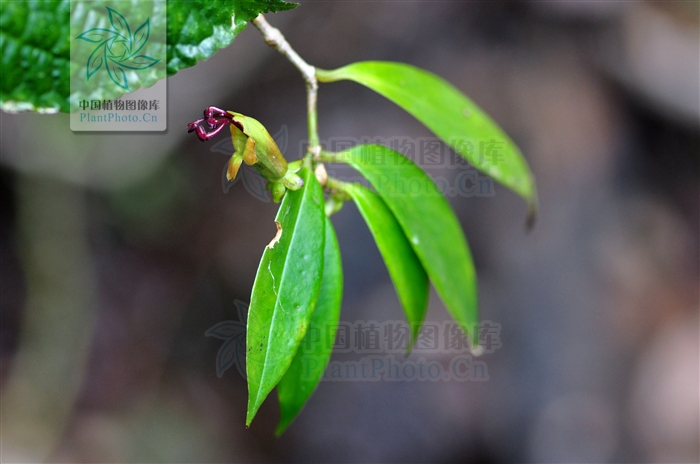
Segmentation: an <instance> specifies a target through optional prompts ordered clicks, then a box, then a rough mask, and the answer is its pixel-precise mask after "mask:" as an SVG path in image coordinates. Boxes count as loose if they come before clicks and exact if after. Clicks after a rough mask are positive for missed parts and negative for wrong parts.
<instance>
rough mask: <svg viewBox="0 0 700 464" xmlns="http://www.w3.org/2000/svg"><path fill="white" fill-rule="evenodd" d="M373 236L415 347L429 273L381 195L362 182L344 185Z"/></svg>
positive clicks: (421, 320) (424, 310)
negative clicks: (361, 183) (404, 314)
mask: <svg viewBox="0 0 700 464" xmlns="http://www.w3.org/2000/svg"><path fill="white" fill-rule="evenodd" d="M343 189H344V190H345V191H346V192H347V193H348V194H349V195H350V197H351V198H352V199H353V201H354V202H355V204H356V205H357V209H358V210H360V214H362V217H363V218H364V219H365V222H366V223H367V226H368V227H369V230H370V232H372V235H373V236H374V240H375V242H376V243H377V248H379V252H380V253H381V254H382V258H384V262H385V263H386V267H387V269H388V270H389V275H390V276H391V280H392V281H393V282H394V287H395V288H396V293H397V294H398V297H399V300H400V301H401V305H402V306H403V309H404V312H405V313H406V319H407V321H408V325H409V326H410V327H411V343H410V345H409V347H408V348H409V350H410V348H411V347H412V346H413V343H414V342H415V339H416V337H417V336H418V332H419V331H420V327H421V324H422V323H423V319H425V312H426V310H427V308H428V276H427V274H426V273H425V270H424V269H423V266H422V265H421V263H420V260H419V259H418V256H416V253H415V252H414V251H413V248H412V247H411V243H410V242H409V241H408V239H407V238H406V234H405V233H404V231H403V229H402V228H401V225H400V224H399V223H398V222H397V220H396V218H395V217H394V213H392V212H391V210H390V209H389V208H388V207H387V205H386V203H385V202H384V200H382V198H381V197H380V196H379V195H377V194H376V193H374V192H373V191H371V190H369V189H367V188H365V187H363V186H362V185H360V184H344V186H343Z"/></svg>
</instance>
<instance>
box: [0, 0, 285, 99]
mask: <svg viewBox="0 0 700 464" xmlns="http://www.w3.org/2000/svg"><path fill="white" fill-rule="evenodd" d="M123 3H124V4H125V5H127V6H123V7H120V8H123V9H128V8H129V7H128V5H129V4H131V3H133V4H136V3H137V1H136V0H132V1H131V2H123ZM296 6H298V5H297V4H296V3H290V2H286V1H283V0H168V2H167V8H168V11H167V16H168V24H167V40H168V44H167V60H168V63H167V69H168V75H173V74H175V73H176V72H178V71H179V70H180V69H184V68H188V67H190V66H194V65H195V64H196V63H197V61H199V60H204V59H206V58H208V57H210V56H211V55H213V54H214V53H215V52H216V51H217V50H218V49H220V48H223V47H226V46H228V45H229V44H230V43H231V41H232V40H233V39H234V38H235V37H236V35H238V34H239V33H240V32H241V31H242V30H243V29H245V26H246V24H247V22H248V21H250V20H252V19H253V18H255V17H256V16H257V15H258V14H259V13H268V12H276V11H282V10H289V9H291V8H295V7H296ZM120 11H121V10H120ZM113 19H114V20H115V21H117V19H118V18H113ZM70 21H74V22H79V25H80V27H79V29H81V30H88V29H90V28H92V27H94V25H93V24H90V20H89V17H88V16H87V15H82V16H81V15H78V16H75V17H74V18H71V17H70V1H69V0H53V1H51V0H48V1H46V0H44V1H39V0H27V1H3V2H2V11H0V56H1V58H0V59H1V60H2V62H1V64H2V73H0V107H2V109H3V110H4V111H26V110H32V111H43V112H56V111H64V112H68V111H69V106H68V98H69V93H70V76H71V75H72V74H73V73H76V72H82V73H84V72H85V63H80V64H79V63H71V62H70ZM117 24H120V22H119V21H117ZM83 25H84V26H83ZM106 26H108V27H110V26H111V25H109V24H108V25H106ZM136 26H138V24H136V25H135V27H136ZM152 27H154V25H153V24H149V28H152ZM141 32H145V31H143V30H141V31H139V34H141ZM90 38H91V39H92V40H98V39H99V37H90ZM141 38H142V37H141V35H138V36H137V37H136V39H137V41H138V40H139V39H141ZM139 43H140V42H139ZM137 45H138V44H137ZM132 90H133V89H132Z"/></svg>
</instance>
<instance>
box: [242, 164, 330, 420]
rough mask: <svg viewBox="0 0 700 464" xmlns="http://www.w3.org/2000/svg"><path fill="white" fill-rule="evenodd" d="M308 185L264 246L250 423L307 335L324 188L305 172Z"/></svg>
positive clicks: (318, 269)
mask: <svg viewBox="0 0 700 464" xmlns="http://www.w3.org/2000/svg"><path fill="white" fill-rule="evenodd" d="M300 175H301V177H302V178H303V179H304V186H303V187H302V188H301V189H299V190H297V191H289V192H287V194H286V195H285V197H284V200H283V201H282V203H281V205H280V209H279V211H278V213H277V217H276V222H277V223H278V224H279V228H278V236H277V237H275V239H273V240H272V242H270V244H269V245H268V246H267V247H266V248H265V252H264V253H263V256H262V259H261V261H260V266H259V267H258V273H257V275H256V276H255V283H254V284H253V295H252V296H251V301H250V310H249V312H248V328H247V331H248V332H247V340H246V373H247V376H248V394H249V396H248V414H247V417H246V425H250V422H251V421H252V420H253V417H255V413H256V412H257V411H258V409H259V408H260V405H261V404H262V402H263V401H264V400H265V398H266V397H267V395H268V394H269V393H270V391H271V390H272V389H273V388H274V387H275V385H277V383H278V382H279V381H280V379H281V378H282V376H283V375H284V373H285V372H286V371H287V368H289V365H290V364H291V362H292V359H293V358H294V355H295V353H296V352H297V348H298V347H299V343H300V342H301V340H302V339H303V338H304V335H305V334H306V329H307V327H308V325H309V319H310V318H311V314H312V312H313V308H314V304H315V302H316V299H317V298H318V292H319V289H320V286H321V273H322V269H323V249H324V241H325V225H326V222H325V214H324V212H323V192H322V190H321V186H320V185H319V183H318V181H317V180H316V177H315V176H314V174H313V172H312V171H311V170H309V169H307V168H304V169H303V170H302V171H300Z"/></svg>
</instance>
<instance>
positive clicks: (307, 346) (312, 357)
mask: <svg viewBox="0 0 700 464" xmlns="http://www.w3.org/2000/svg"><path fill="white" fill-rule="evenodd" d="M342 299H343V266H342V265H341V262H340V249H339V248H338V239H337V238H336V236H335V232H334V231H333V224H331V221H330V219H328V218H326V243H325V249H324V258H323V279H322V280H321V290H320V291H319V294H318V301H317V302H316V307H315V309H314V312H313V315H312V316H311V323H310V324H309V329H308V331H307V332H306V336H305V337H304V340H303V341H302V342H301V345H300V346H299V350H298V351H297V353H296V356H294V360H292V364H291V365H290V366H289V369H288V370H287V372H286V373H285V374H284V377H282V380H280V383H279V384H278V385H277V394H278V396H279V401H280V409H281V417H280V423H279V425H278V426H277V435H281V434H282V433H283V432H284V431H285V430H286V429H287V427H288V426H289V424H291V423H292V421H293V420H294V418H295V417H296V416H297V415H298V414H299V412H300V411H301V409H302V408H303V407H304V405H305V404H306V402H307V401H308V399H309V398H310V397H311V394H312V393H313V392H314V390H315V389H316V387H317V386H318V383H319V382H320V381H321V377H322V376H323V373H324V372H325V370H326V366H327V365H328V361H329V360H330V358H331V352H332V350H333V343H334V342H335V333H336V331H337V329H338V321H339V319H340V303H341V300H342Z"/></svg>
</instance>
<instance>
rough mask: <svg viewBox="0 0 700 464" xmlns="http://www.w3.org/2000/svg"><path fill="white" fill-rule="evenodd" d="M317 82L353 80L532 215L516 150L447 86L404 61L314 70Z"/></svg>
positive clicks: (529, 183) (528, 183)
mask: <svg viewBox="0 0 700 464" xmlns="http://www.w3.org/2000/svg"><path fill="white" fill-rule="evenodd" d="M316 75H317V76H318V79H319V80H320V81H321V82H333V81H338V80H344V79H347V80H351V81H355V82H358V83H360V84H362V85H364V86H366V87H369V88H370V89H372V90H374V91H375V92H377V93H379V94H381V95H383V96H385V97H386V98H388V99H389V100H391V101H393V102H394V103H396V104H397V105H399V106H400V107H401V108H403V109H404V110H406V111H408V112H409V113H410V114H412V115H413V116H414V117H415V118H417V119H418V120H419V121H421V122H422V123H423V124H425V125H426V126H427V127H428V128H429V129H430V130H431V131H433V132H434V133H435V135H437V136H438V137H440V138H441V139H442V140H443V141H444V142H445V143H447V144H448V145H449V146H450V147H452V149H453V150H455V152H457V153H459V154H460V155H461V156H463V157H464V158H466V159H467V160H468V161H469V162H470V163H471V164H472V165H474V166H475V167H476V168H477V169H480V170H481V171H483V172H485V173H486V174H488V175H490V176H491V177H493V178H494V179H496V180H497V181H499V182H501V183H502V184H504V185H505V186H507V187H509V188H511V189H513V190H514V191H515V192H516V193H518V194H520V195H521V196H523V197H524V198H525V199H526V200H527V201H528V204H529V206H530V209H531V211H534V209H535V208H536V203H537V196H536V195H537V193H536V189H535V181H534V178H533V176H532V173H531V172H530V169H529V167H528V165H527V163H526V161H525V159H524V158H523V156H522V154H521V153H520V150H519V149H518V147H517V146H516V145H515V143H513V141H512V140H511V139H510V137H508V135H506V134H505V132H503V130H502V129H501V128H500V127H498V125H497V124H496V123H495V122H494V121H493V120H492V119H491V118H490V117H489V116H488V115H487V114H486V113H484V111H483V110H481V108H479V107H478V106H477V105H476V104H474V102H472V101H471V100H470V99H469V98H467V97H466V96H465V95H464V94H463V93H462V92H460V91H459V90H457V89H456V88H455V87H454V86H453V85H452V84H450V83H449V82H447V81H446V80H444V79H442V78H441V77H438V76H436V75H435V74H432V73H430V72H428V71H425V70H422V69H419V68H416V67H414V66H410V65H407V64H403V63H392V62H386V61H364V62H359V63H352V64H349V65H347V66H344V67H342V68H338V69H335V70H333V71H324V70H321V69H317V70H316Z"/></svg>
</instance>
